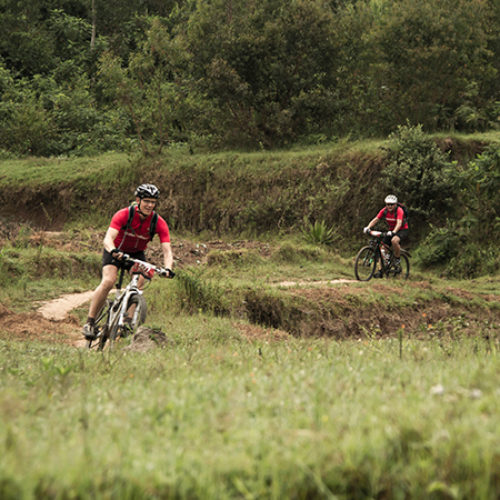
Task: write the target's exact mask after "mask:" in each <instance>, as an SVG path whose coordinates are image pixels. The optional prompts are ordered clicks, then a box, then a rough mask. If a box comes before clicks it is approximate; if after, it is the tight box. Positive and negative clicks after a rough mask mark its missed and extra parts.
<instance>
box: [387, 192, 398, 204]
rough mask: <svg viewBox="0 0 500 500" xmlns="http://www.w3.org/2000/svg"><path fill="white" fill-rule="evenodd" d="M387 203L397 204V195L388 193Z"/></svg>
mask: <svg viewBox="0 0 500 500" xmlns="http://www.w3.org/2000/svg"><path fill="white" fill-rule="evenodd" d="M384 201H385V203H394V204H396V203H397V202H398V199H397V197H396V196H395V195H393V194H388V195H387V196H386V197H385V200H384Z"/></svg>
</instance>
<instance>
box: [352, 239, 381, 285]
mask: <svg viewBox="0 0 500 500" xmlns="http://www.w3.org/2000/svg"><path fill="white" fill-rule="evenodd" d="M376 265H377V256H376V253H375V249H373V248H371V247H363V248H362V249H361V250H360V251H359V252H358V255H357V256H356V261H355V262H354V274H355V275H356V278H357V279H358V280H359V281H368V280H369V279H371V278H372V276H373V274H374V273H375V267H376Z"/></svg>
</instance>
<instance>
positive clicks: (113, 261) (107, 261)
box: [102, 250, 146, 271]
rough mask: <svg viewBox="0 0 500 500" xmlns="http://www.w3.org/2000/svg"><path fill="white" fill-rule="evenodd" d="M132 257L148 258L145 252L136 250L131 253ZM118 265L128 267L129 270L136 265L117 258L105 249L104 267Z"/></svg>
mask: <svg viewBox="0 0 500 500" xmlns="http://www.w3.org/2000/svg"><path fill="white" fill-rule="evenodd" d="M128 255H130V257H132V259H139V260H146V255H145V254H144V252H134V253H129V254H128ZM110 264H111V265H112V266H116V267H117V268H118V269H121V268H123V269H126V270H127V271H128V270H129V269H130V268H131V267H132V266H133V265H134V263H133V262H127V263H125V262H122V261H121V260H118V259H115V258H114V257H113V256H112V255H111V254H110V253H109V252H108V251H107V250H103V252H102V267H104V266H109V265H110Z"/></svg>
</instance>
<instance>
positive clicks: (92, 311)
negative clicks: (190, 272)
mask: <svg viewBox="0 0 500 500" xmlns="http://www.w3.org/2000/svg"><path fill="white" fill-rule="evenodd" d="M159 196H160V191H159V190H158V188H157V187H156V186H155V185H154V184H141V185H140V186H139V187H138V188H137V189H136V190H135V201H136V203H135V204H133V205H131V206H130V207H125V208H122V209H121V210H119V211H118V212H116V213H115V214H114V215H113V217H112V219H111V223H110V225H109V228H108V231H107V232H106V236H105V237H104V240H103V246H104V251H103V256H102V279H101V283H100V284H99V286H98V287H97V288H96V289H95V292H94V294H93V296H92V300H91V302H90V307H89V315H88V318H87V322H86V323H85V325H84V327H83V335H84V336H85V338H86V339H87V340H93V339H94V338H95V318H96V316H97V314H98V313H99V311H100V310H101V308H102V306H103V305H104V303H105V301H106V298H107V296H108V294H109V292H110V291H111V289H112V288H113V286H114V284H115V283H116V279H117V276H118V269H119V268H121V267H124V268H125V269H130V267H131V265H132V264H125V263H123V262H121V260H122V259H123V255H124V254H128V255H130V257H132V258H135V259H140V260H146V258H145V255H144V251H145V250H146V247H147V246H148V243H149V242H150V241H151V239H152V238H153V236H154V235H155V234H158V236H159V237H160V243H161V249H162V253H163V267H164V268H166V269H167V271H168V275H167V277H168V276H169V275H170V276H171V275H172V271H171V269H172V265H173V261H174V259H173V255H172V247H171V245H170V233H169V229H168V226H167V223H166V222H165V220H164V219H163V218H162V217H160V216H159V215H157V214H156V213H155V211H154V208H155V206H156V204H157V202H158V198H159ZM153 229H154V231H153ZM141 278H142V276H141ZM143 281H144V280H143V279H141V281H140V286H141V285H142V283H143Z"/></svg>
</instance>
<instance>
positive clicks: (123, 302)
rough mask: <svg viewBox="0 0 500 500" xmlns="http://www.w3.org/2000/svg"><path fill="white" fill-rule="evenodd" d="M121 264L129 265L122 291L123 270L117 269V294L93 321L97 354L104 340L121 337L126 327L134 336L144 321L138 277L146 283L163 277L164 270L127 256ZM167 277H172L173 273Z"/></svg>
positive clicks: (144, 305) (143, 307) (144, 311)
mask: <svg viewBox="0 0 500 500" xmlns="http://www.w3.org/2000/svg"><path fill="white" fill-rule="evenodd" d="M124 260H125V261H126V262H131V263H133V267H132V269H131V272H132V277H131V279H130V282H129V283H128V284H127V286H126V287H125V289H123V290H122V283H123V278H124V274H125V269H124V268H123V267H122V268H120V274H119V277H118V280H117V282H116V288H117V290H118V291H117V295H116V297H115V298H114V300H109V301H108V304H107V305H105V306H104V307H103V310H102V312H101V314H100V315H99V317H98V319H97V321H96V326H97V328H98V331H97V338H96V340H98V342H99V344H98V345H99V349H100V350H102V348H103V347H104V344H105V343H106V341H107V340H108V339H109V340H110V341H113V340H115V339H116V338H117V337H119V336H122V335H123V333H124V332H125V326H126V323H127V327H128V325H131V327H132V331H133V333H135V332H134V330H135V328H136V327H137V326H138V325H139V324H141V323H142V322H144V320H145V318H146V301H145V299H144V297H143V294H142V290H141V289H140V288H139V278H140V276H141V275H142V276H143V277H144V278H145V279H146V280H151V279H152V278H153V276H154V275H155V274H162V275H165V273H166V270H165V269H162V268H160V267H156V266H154V265H153V264H150V263H148V262H145V261H141V260H138V259H132V258H130V257H129V256H128V255H125V256H124ZM170 273H171V272H170ZM170 275H171V276H172V275H173V273H171V274H170ZM132 305H135V309H134V312H133V316H132V318H131V321H130V322H126V321H125V319H126V318H127V317H128V316H127V312H128V311H129V309H130V308H131V306H132ZM99 323H100V324H102V326H101V327H99ZM92 342H93V341H89V343H88V347H89V348H91V347H92Z"/></svg>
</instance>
